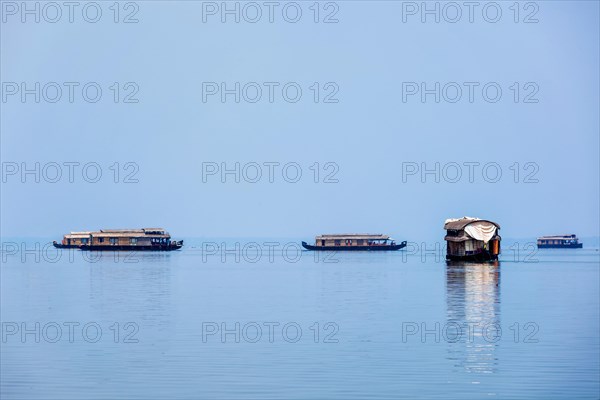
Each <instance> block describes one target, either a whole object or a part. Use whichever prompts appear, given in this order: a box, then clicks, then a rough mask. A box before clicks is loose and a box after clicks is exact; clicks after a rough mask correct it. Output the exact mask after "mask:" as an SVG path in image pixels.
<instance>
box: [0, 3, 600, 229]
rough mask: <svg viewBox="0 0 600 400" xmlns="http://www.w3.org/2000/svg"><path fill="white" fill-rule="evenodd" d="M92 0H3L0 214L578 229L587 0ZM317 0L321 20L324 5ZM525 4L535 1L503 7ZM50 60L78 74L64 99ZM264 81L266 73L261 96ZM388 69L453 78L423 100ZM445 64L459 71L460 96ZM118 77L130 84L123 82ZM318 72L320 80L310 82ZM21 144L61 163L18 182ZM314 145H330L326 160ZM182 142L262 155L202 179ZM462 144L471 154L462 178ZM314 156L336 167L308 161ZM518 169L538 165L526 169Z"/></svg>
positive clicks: (582, 196)
mask: <svg viewBox="0 0 600 400" xmlns="http://www.w3.org/2000/svg"><path fill="white" fill-rule="evenodd" d="M18 4H20V2H19V3H18ZM30 4H33V3H30ZM82 4H83V3H82ZM100 4H101V8H102V18H101V19H100V21H98V22H97V23H89V22H86V21H85V20H84V19H83V18H82V16H81V13H78V10H75V14H74V18H75V20H74V22H73V23H69V22H68V21H67V20H66V16H65V15H64V12H65V11H66V10H64V9H63V10H62V11H63V17H62V19H61V20H59V21H58V22H57V23H48V22H45V21H44V20H43V15H42V18H41V21H40V23H35V22H33V20H31V19H29V20H26V22H25V23H23V22H21V20H20V14H19V12H20V11H18V12H17V14H15V15H12V12H13V11H14V10H13V9H11V8H9V9H8V10H9V11H10V12H8V11H7V9H6V5H5V2H3V5H2V7H3V15H2V17H3V18H5V19H6V21H4V20H3V21H2V26H1V39H0V44H1V80H2V82H3V87H2V90H3V93H2V95H3V99H2V102H1V103H0V106H1V107H2V110H1V114H0V116H1V122H0V128H1V144H2V148H1V157H2V162H3V168H4V169H3V179H4V182H3V183H2V193H1V200H2V204H1V213H2V227H1V228H2V236H53V237H60V236H61V235H62V234H63V233H65V232H67V231H71V230H81V229H100V228H105V227H106V228H112V227H141V226H164V227H165V228H167V229H169V230H170V232H171V233H172V234H173V235H174V236H202V237H211V236H215V237H223V236H225V237H227V236H230V237H235V236H263V237H266V236H268V237H307V238H310V237H311V236H314V235H315V234H319V233H326V232H373V233H377V232H383V233H390V234H393V235H394V237H396V238H398V239H400V238H402V239H408V240H419V239H420V238H423V239H431V238H436V237H438V236H439V237H441V236H442V235H443V231H442V226H443V221H444V219H446V218H450V217H461V216H463V215H469V216H479V217H482V218H487V219H492V220H494V221H497V222H498V223H500V225H501V226H502V233H503V235H506V236H510V237H531V236H538V235H543V234H555V233H571V232H573V233H577V234H579V235H580V236H593V235H594V236H595V235H598V229H599V221H600V215H599V207H598V204H599V203H600V201H599V200H600V194H599V181H600V176H599V170H600V166H599V151H600V144H599V136H600V135H599V132H600V125H599V115H598V110H599V106H600V104H599V81H598V75H599V74H598V71H599V70H600V61H599V48H600V46H599V43H598V40H599V39H598V38H599V35H598V32H599V20H598V17H599V8H598V2H592V1H580V2H577V1H575V2H571V1H569V2H567V1H556V2H546V1H543V2H537V3H534V4H536V5H537V8H536V9H534V8H527V9H525V3H524V2H523V3H520V6H521V9H520V13H519V17H518V18H519V22H518V23H515V22H514V10H513V9H510V8H509V7H511V5H512V4H513V2H500V3H498V4H500V7H501V10H502V17H501V18H500V20H499V21H498V22H496V23H490V22H487V21H486V20H485V19H484V18H483V17H482V14H481V12H479V9H476V10H475V13H474V22H472V23H470V22H469V21H468V17H467V16H466V15H465V14H464V13H465V12H467V11H468V10H467V9H466V8H463V9H462V11H463V17H462V19H461V20H459V21H458V22H457V23H448V22H446V21H444V19H443V16H442V18H441V21H440V23H435V22H434V21H433V19H432V17H431V16H429V17H427V18H428V19H427V20H426V22H425V23H423V22H421V20H420V14H417V15H405V17H406V22H403V18H402V15H403V14H402V12H403V6H404V7H407V4H408V3H406V2H405V3H404V5H403V3H402V2H389V1H386V2H384V1H376V2H365V1H353V2H336V3H335V4H336V5H337V7H336V8H334V7H333V6H328V7H329V8H327V9H326V8H325V2H322V3H320V7H321V9H320V13H319V20H320V22H319V23H315V22H314V21H313V18H314V10H313V9H310V8H309V7H311V6H312V4H313V2H299V3H298V4H299V6H300V8H301V9H302V17H301V18H300V20H299V21H298V22H297V23H289V22H286V21H285V20H284V19H283V17H282V15H281V13H280V12H278V10H279V8H277V9H276V10H275V14H274V22H273V23H269V22H268V20H267V17H266V16H265V15H264V14H263V18H262V19H261V20H260V21H258V22H257V23H248V22H246V21H244V20H243V16H242V18H241V21H240V23H234V22H233V21H232V17H231V16H229V17H228V18H229V19H228V20H227V21H226V22H225V23H222V22H221V21H220V14H217V15H206V16H205V17H206V18H205V19H206V22H203V14H202V10H203V3H202V2H194V1H186V2H182V1H180V2H169V3H167V2H159V1H144V2H137V3H135V4H137V6H138V9H137V12H136V13H135V18H137V19H138V21H139V22H137V23H130V24H125V23H122V22H121V20H122V19H123V18H124V16H125V15H126V14H129V13H130V12H132V11H135V10H134V9H133V8H130V9H121V10H120V11H121V12H120V14H119V17H118V18H119V21H120V22H119V23H114V22H113V18H114V14H113V10H112V9H109V7H110V5H111V4H112V2H108V3H100ZM120 4H121V6H124V4H125V3H120ZM206 4H208V3H204V7H206V6H207V5H206ZM216 4H217V6H220V5H221V2H218V3H216ZM228 4H230V5H231V7H234V6H235V5H234V4H235V2H229V3H228ZM242 4H243V3H240V7H241V6H242ZM259 4H262V3H259ZM279 4H280V7H281V8H282V7H283V6H284V5H286V4H287V3H285V2H281V3H279ZM411 4H412V3H411ZM415 4H417V6H419V5H420V4H421V2H417V3H415ZM429 4H431V5H432V7H433V6H434V5H433V4H434V3H433V2H431V3H429ZM443 4H444V3H440V7H442V6H443ZM461 4H462V3H461ZM481 4H482V5H484V4H485V3H481ZM32 7H33V6H32ZM50 11H51V10H49V11H48V12H50ZM262 11H263V13H264V12H266V11H268V10H267V9H266V8H264V7H263V8H262ZM334 11H335V15H334V18H337V19H338V21H339V22H337V23H323V22H322V20H323V18H325V15H328V14H329V13H331V12H334ZM533 12H534V14H535V15H534V16H533V17H532V18H536V19H537V20H538V22H537V23H523V19H524V18H526V16H527V15H530V14H531V13H533ZM27 18H31V16H29V17H27ZM23 82H25V84H26V87H27V88H30V89H31V88H34V87H35V82H40V87H41V88H42V87H44V85H47V84H48V83H49V82H56V83H58V84H59V85H60V86H62V87H63V89H64V90H63V93H62V97H60V99H59V100H58V101H57V102H56V103H51V102H49V101H46V99H45V98H44V94H43V93H41V90H42V89H40V93H41V100H40V102H39V103H36V102H35V100H34V97H35V94H32V95H27V96H26V97H25V102H23V101H22V100H21V98H20V94H21V93H17V94H9V93H8V92H10V91H11V90H13V89H14V86H11V85H12V83H16V84H17V85H18V88H19V90H21V87H20V84H21V83H23ZM65 82H77V83H79V86H76V88H75V89H74V90H75V91H74V99H73V102H72V103H71V102H69V100H68V96H67V93H68V92H67V89H65V88H66V86H65V85H64V83H65ZM89 82H95V83H97V85H98V86H99V87H100V88H101V89H102V98H101V99H100V100H99V101H98V102H96V103H91V102H88V101H86V100H85V99H84V98H83V95H82V94H81V88H82V87H83V86H84V85H85V84H86V83H89ZM114 82H118V86H119V88H120V89H119V93H118V98H117V100H118V102H117V103H115V102H114V95H115V89H114V87H113V86H112V85H113V84H114ZM128 82H131V83H133V85H130V86H128V87H127V88H125V86H124V85H125V84H127V83H128ZM203 82H215V83H217V84H218V85H220V83H222V82H224V83H225V84H226V85H227V87H229V88H233V87H234V85H235V82H240V87H243V86H244V85H245V84H247V83H248V82H256V83H258V85H259V86H261V87H262V88H264V89H265V90H264V91H263V96H262V98H261V99H260V100H259V101H257V102H256V103H251V102H248V101H246V100H245V99H244V98H243V95H241V100H240V102H239V103H236V102H235V101H234V95H228V96H227V97H226V101H225V102H222V101H221V99H220V96H219V94H217V95H214V96H207V101H203V92H202V88H203ZM265 82H276V83H277V84H278V86H275V87H276V89H275V92H274V93H275V97H274V100H273V102H269V101H268V98H267V95H266V93H267V91H266V90H267V89H266V87H267V86H265V84H264V83H265ZM290 82H291V83H293V85H292V86H295V87H300V88H301V89H302V96H301V98H300V99H299V101H297V102H295V103H292V102H288V101H286V100H285V99H284V98H283V95H282V93H281V90H280V89H281V88H282V87H283V86H284V85H285V84H286V83H290ZM315 82H317V83H318V85H317V86H318V87H319V98H318V102H316V103H315V101H314V95H315V87H314V86H313V84H314V83H315ZM403 82H405V83H406V82H408V83H416V84H417V87H420V84H421V83H425V85H426V87H427V88H430V89H431V88H434V87H435V83H436V82H439V83H440V88H443V87H444V86H445V85H447V84H448V83H451V85H449V86H446V88H447V89H448V90H453V88H455V87H456V85H458V86H460V87H461V88H462V89H463V94H462V97H461V98H460V99H459V100H458V101H457V102H455V103H452V102H450V101H447V100H446V98H452V96H454V92H451V91H448V92H446V93H445V94H446V95H447V96H446V98H444V96H443V93H441V92H440V96H441V99H440V102H439V103H436V102H435V99H434V97H435V95H433V94H432V95H427V96H426V97H425V101H424V102H423V101H421V98H420V93H418V94H416V95H410V96H409V95H407V94H406V93H403ZM465 82H475V83H474V84H473V85H475V86H474V87H475V89H474V98H473V101H472V102H470V101H469V99H468V97H467V93H468V92H467V90H468V89H467V88H468V86H465V84H464V83H465ZM515 82H516V83H517V84H516V86H515ZM327 83H332V84H330V85H329V86H327V87H326V86H325V85H326V84H327ZM486 84H492V85H491V86H493V87H500V88H501V90H502V96H501V97H500V98H499V100H498V101H497V102H489V101H486V99H485V98H484V95H483V93H482V90H481V89H482V87H483V86H485V85H486ZM488 86H489V85H488ZM111 87H113V89H111ZM311 87H312V89H311ZM404 87H405V90H406V84H405V85H404ZM517 87H518V88H519V93H518V97H517V102H515V92H516V88H517ZM47 88H48V90H52V88H51V87H50V86H47ZM249 88H250V89H251V87H249ZM135 89H137V93H136V94H135V95H134V96H133V98H134V99H137V100H138V102H137V103H124V102H123V100H124V98H125V97H124V96H125V95H126V94H128V93H132V92H133V91H135ZM250 89H249V90H250ZM335 89H337V93H336V94H335V95H333V97H332V99H337V100H338V102H335V103H325V102H324V101H323V100H324V98H325V96H326V95H327V94H329V93H332V92H333V91H335ZM7 91H8V92H7ZM440 91H441V89H440ZM52 93H53V92H50V91H49V92H48V93H46V95H47V96H46V97H48V98H51V97H52V96H53V94H52ZM534 93H535V94H534ZM246 94H247V95H248V97H251V96H252V95H253V92H247V93H246ZM403 94H404V97H406V98H405V101H403ZM527 95H530V96H529V97H526V96H527ZM526 99H527V100H528V101H531V100H537V102H525V100H526ZM36 162H39V163H40V174H41V169H42V168H44V167H45V166H47V168H48V169H47V171H50V168H51V167H50V166H49V165H50V164H49V163H57V164H59V165H61V166H62V172H63V176H62V179H60V180H59V181H58V182H56V183H51V182H49V181H48V179H44V176H41V177H40V182H39V183H36V182H35V181H34V178H35V177H34V176H33V175H27V176H25V178H27V179H26V180H25V182H22V180H23V179H21V175H20V170H19V171H17V173H16V174H15V175H11V174H9V173H8V172H7V171H8V170H9V169H10V168H12V167H13V166H15V165H17V166H18V167H19V169H20V168H21V167H22V165H23V164H22V163H25V166H28V168H34V166H35V163H36ZM65 162H67V163H68V162H79V163H80V167H81V166H82V165H84V164H86V163H92V162H93V163H97V165H99V166H100V168H101V171H102V178H101V179H100V181H99V182H97V183H90V182H87V181H86V180H85V179H83V178H82V175H81V169H80V167H78V169H76V170H75V176H74V182H69V181H68V179H67V178H66V176H65V174H66V172H67V167H65V166H64V163H65ZM115 162H118V163H119V166H118V168H117V169H119V171H120V174H119V176H118V178H117V180H118V181H119V183H114V178H115V177H114V170H115V168H116V167H115V166H114V163H115ZM128 162H132V163H135V165H136V166H137V168H138V170H137V172H135V175H134V178H136V179H138V181H139V182H138V183H123V182H122V181H123V179H124V176H125V175H126V174H127V173H128V172H132V171H134V167H131V168H130V169H127V170H126V169H125V168H124V165H125V164H126V163H128ZM269 162H278V163H280V166H283V165H285V164H288V163H296V164H297V165H298V166H300V168H301V171H302V177H301V179H300V180H299V181H298V182H296V183H289V182H287V181H286V180H285V179H284V178H283V177H282V176H281V170H280V168H279V167H278V168H276V169H275V176H274V182H272V183H271V182H269V181H268V179H267V178H266V176H265V173H266V172H267V168H266V167H264V163H269ZM328 162H330V163H334V164H331V165H335V166H333V167H330V168H329V169H327V170H326V169H325V168H324V166H325V164H326V163H328ZM203 163H217V165H219V166H220V165H221V163H226V165H227V166H228V167H229V168H233V167H234V165H235V163H240V169H242V168H243V167H244V166H248V165H254V164H249V163H258V164H259V165H261V166H263V170H262V171H263V177H262V179H261V180H259V181H258V182H257V183H250V182H246V181H245V180H244V179H243V178H244V177H243V176H241V177H240V183H236V182H235V181H234V179H233V176H227V177H226V178H227V181H226V183H222V182H221V179H220V177H219V175H218V174H217V175H214V176H209V177H207V179H205V180H206V182H203V179H202V168H203ZM315 163H319V165H318V169H319V170H320V174H319V176H318V181H319V183H315V182H314V178H315V176H314V170H315V168H316V167H315ZM407 163H410V165H412V166H414V165H417V166H419V169H420V168H421V166H425V167H426V168H430V169H432V168H434V167H435V165H436V163H439V165H440V176H439V178H440V179H439V180H440V181H439V182H435V176H434V175H432V174H430V175H426V176H425V181H424V182H422V179H421V177H420V175H419V174H416V175H410V176H407V177H405V178H406V179H403V176H402V173H403V166H404V168H407V167H406V166H407V165H408V164H407ZM415 163H416V164H415ZM465 163H479V166H478V167H477V168H476V169H475V175H474V179H473V180H474V181H473V182H469V179H468V178H467V177H466V173H467V172H468V168H467V167H466V166H465ZM490 163H492V164H493V165H492V166H493V167H494V168H498V167H499V168H500V170H501V172H502V176H501V177H500V178H499V179H498V181H497V182H488V181H487V180H490V179H489V178H490V176H487V175H486V176H485V177H484V176H483V175H482V172H481V168H482V167H483V166H484V165H486V164H490ZM515 163H518V164H515ZM296 164H294V165H296ZM52 165H54V164H52ZM204 165H206V164H204ZM456 165H459V166H461V172H462V173H463V175H462V178H461V179H458V181H457V182H454V183H453V182H450V181H449V180H451V179H444V175H443V174H442V172H443V171H442V169H444V168H446V169H445V170H444V171H446V172H447V173H448V174H449V173H451V172H452V171H453V170H451V168H454V167H453V166H456ZM467 165H468V164H467ZM471 165H474V164H471ZM526 165H527V167H526ZM111 166H113V167H112V168H113V169H111ZM311 166H312V167H311ZM247 168H250V167H247ZM311 168H312V169H311ZM334 170H335V171H336V173H335V176H334V178H336V179H337V180H338V182H337V183H324V182H322V181H323V179H324V177H325V175H326V174H327V173H328V172H332V171H334ZM515 170H518V171H519V175H518V176H515ZM248 171H250V169H247V172H248ZM240 173H241V171H240ZM528 174H533V175H529V179H528V180H532V179H534V180H535V179H537V183H536V182H529V183H526V182H525V180H526V179H527V176H528ZM46 178H47V177H46ZM446 178H448V177H447V176H446ZM492 178H493V176H492ZM486 179H487V180H486ZM515 179H516V180H517V182H516V183H515ZM491 180H493V179H491Z"/></svg>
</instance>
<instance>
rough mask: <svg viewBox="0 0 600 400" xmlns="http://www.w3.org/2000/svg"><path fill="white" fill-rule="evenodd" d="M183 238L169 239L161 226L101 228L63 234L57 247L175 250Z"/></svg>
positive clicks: (56, 244)
mask: <svg viewBox="0 0 600 400" xmlns="http://www.w3.org/2000/svg"><path fill="white" fill-rule="evenodd" d="M182 246H183V240H180V241H171V235H170V234H169V232H167V231H165V230H164V229H162V228H142V229H101V230H99V231H86V232H71V233H69V234H66V235H64V237H63V240H62V242H61V243H57V242H56V241H55V242H54V247H57V248H62V249H64V248H77V249H81V250H157V251H165V250H177V249H180V248H181V247H182Z"/></svg>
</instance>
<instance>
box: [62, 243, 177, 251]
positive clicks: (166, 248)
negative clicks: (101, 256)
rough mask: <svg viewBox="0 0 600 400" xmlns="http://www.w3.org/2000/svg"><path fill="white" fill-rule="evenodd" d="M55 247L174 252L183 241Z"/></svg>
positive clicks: (64, 245)
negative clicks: (132, 244) (148, 244)
mask: <svg viewBox="0 0 600 400" xmlns="http://www.w3.org/2000/svg"><path fill="white" fill-rule="evenodd" d="M53 244H54V247H56V248H57V249H79V250H89V251H172V250H179V249H181V248H182V247H183V241H180V242H176V243H170V244H162V245H152V246H130V245H116V246H115V245H107V246H86V245H81V246H76V245H67V244H62V243H56V242H54V243H53Z"/></svg>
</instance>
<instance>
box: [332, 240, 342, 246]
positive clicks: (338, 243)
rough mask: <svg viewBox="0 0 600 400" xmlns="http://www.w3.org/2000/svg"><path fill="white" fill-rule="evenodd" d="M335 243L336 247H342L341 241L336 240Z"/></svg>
mask: <svg viewBox="0 0 600 400" xmlns="http://www.w3.org/2000/svg"><path fill="white" fill-rule="evenodd" d="M333 243H334V244H335V245H336V246H339V245H340V243H341V241H339V240H334V241H333Z"/></svg>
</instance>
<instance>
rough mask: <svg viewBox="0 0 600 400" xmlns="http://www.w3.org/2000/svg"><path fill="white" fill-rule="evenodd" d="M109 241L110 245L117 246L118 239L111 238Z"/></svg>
mask: <svg viewBox="0 0 600 400" xmlns="http://www.w3.org/2000/svg"><path fill="white" fill-rule="evenodd" d="M108 241H109V242H110V244H117V238H110V239H109V240H108Z"/></svg>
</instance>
